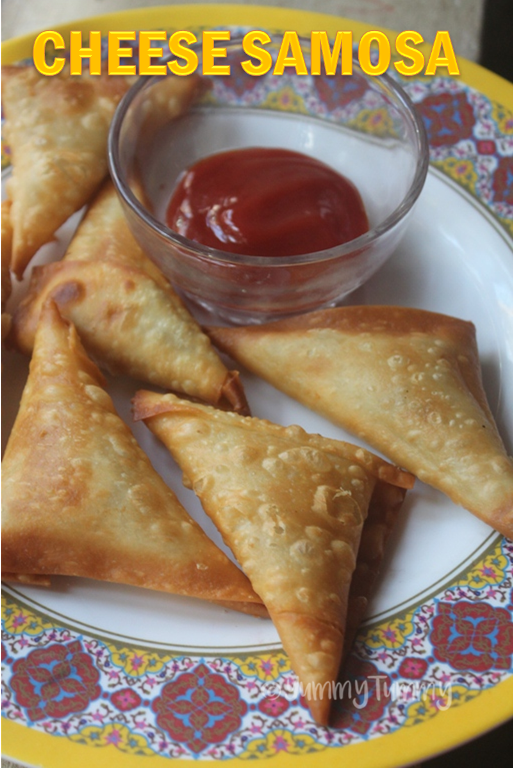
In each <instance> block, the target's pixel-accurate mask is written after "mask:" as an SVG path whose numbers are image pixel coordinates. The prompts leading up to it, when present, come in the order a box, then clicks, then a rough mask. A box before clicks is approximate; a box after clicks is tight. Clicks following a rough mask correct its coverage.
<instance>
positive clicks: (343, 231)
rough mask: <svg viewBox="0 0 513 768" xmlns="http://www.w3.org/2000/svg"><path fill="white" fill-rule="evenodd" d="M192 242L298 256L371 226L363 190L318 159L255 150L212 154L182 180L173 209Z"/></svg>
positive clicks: (173, 225)
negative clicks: (359, 190)
mask: <svg viewBox="0 0 513 768" xmlns="http://www.w3.org/2000/svg"><path fill="white" fill-rule="evenodd" d="M166 223H167V225H168V226H169V228H170V229H172V230H173V231H174V232H177V233H178V234H180V235H183V236H184V237H187V238H188V239H189V240H194V241H196V242H198V243H201V244H202V245H207V246H210V247H212V248H217V249H219V250H222V251H229V252H231V253H238V254H244V255H247V256H269V257H276V256H297V255H300V254H305V253H313V252H316V251H322V250H325V249H326V248H332V247H333V246H336V245H340V244H342V243H346V242H348V241H349V240H353V239H354V238H356V237H358V236H359V235H362V234H363V233H364V232H367V231H368V229H369V222H368V219H367V214H366V211H365V208H364V205H363V202H362V199H361V196H360V193H359V192H358V190H357V189H356V187H355V186H354V184H352V182H350V181H349V180H348V179H346V178H345V177H344V176H342V175H341V174H339V173H337V172H336V171H334V170H333V169H332V168H330V167H329V166H328V165H325V164H324V163H322V162H320V161H319V160H316V159H315V158H312V157H309V156H307V155H303V154H301V153H299V152H293V151H291V150H287V149H277V148H276V149H275V148H264V147H251V148H247V149H236V150H231V151H229V152H221V153H218V154H214V155H210V156H209V157H205V158H203V159H201V160H199V161H198V162H197V163H195V164H194V165H193V166H192V167H191V168H189V169H188V170H186V171H185V172H184V174H183V175H182V177H181V178H180V180H179V182H178V185H177V187H176V189H175V191H174V193H173V195H172V198H171V201H170V203H169V207H168V210H167V216H166Z"/></svg>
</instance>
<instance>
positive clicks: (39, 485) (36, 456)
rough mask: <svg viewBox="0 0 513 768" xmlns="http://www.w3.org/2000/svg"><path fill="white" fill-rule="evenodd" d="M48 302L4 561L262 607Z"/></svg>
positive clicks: (25, 410) (8, 482) (8, 492)
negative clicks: (157, 465)
mask: <svg viewBox="0 0 513 768" xmlns="http://www.w3.org/2000/svg"><path fill="white" fill-rule="evenodd" d="M102 384H103V376H102V374H101V373H100V371H99V370H98V368H97V367H96V366H95V365H94V364H93V363H92V362H91V361H90V359H89V358H88V357H87V356H86V354H85V352H84V349H83V347H82V345H81V343H80V340H79V338H78V335H77V333H76V331H75V328H74V326H73V325H72V324H70V323H68V322H67V321H65V320H63V319H62V318H61V316H60V315H59V312H58V309H57V307H56V306H55V304H53V303H52V302H48V303H47V304H46V305H45V306H44V308H43V311H42V314H41V320H40V323H39V326H38V330H37V335H36V342H35V346H34V354H33V357H32V361H31V365H30V374H29V378H28V381H27V384H26V387H25V390H24V392H23V397H22V401H21V405H20V410H19V413H18V416H17V419H16V422H15V425H14V427H13V430H12V433H11V435H10V437H9V442H8V445H7V448H6V452H5V457H4V460H3V463H2V570H3V572H4V573H5V574H7V575H14V576H15V577H16V576H17V577H18V579H20V578H21V579H22V580H23V579H24V580H26V581H31V580H32V579H31V578H30V577H31V576H39V577H41V576H48V575H72V576H82V577H86V578H92V579H101V580H105V581H112V582H119V583H123V584H130V585H134V586H138V587H146V588H150V589H155V590H161V591H164V592H171V593H173V594H178V595H188V596H191V597H197V598H202V599H205V600H211V601H214V602H217V603H221V604H223V605H227V606H228V607H231V608H240V609H241V610H244V611H246V612H254V613H256V614H257V615H262V613H263V612H264V610H263V606H262V605H261V601H260V599H259V598H258V597H257V595H256V594H255V592H254V591H253V589H252V588H251V585H250V583H249V581H248V579H247V578H246V576H244V574H243V573H242V572H241V571H240V570H239V569H238V568H237V567H236V566H235V565H234V564H233V563H232V562H231V561H230V560H229V558H228V557H227V556H226V555H225V554H224V553H222V552H221V551H220V550H219V549H218V548H217V547H216V546H215V545H214V544H213V543H212V542H211V541H210V539H209V538H208V537H207V536H206V534H205V533H204V532H203V530H202V529H201V528H200V526H199V525H198V524H197V523H196V522H195V521H194V520H193V519H192V518H191V517H190V516H189V515H188V513H187V512H186V510H185V509H184V508H183V507H182V506H181V504H180V503H179V501H178V499H177V498H176V496H175V494H174V493H173V492H172V491H171V490H170V489H169V488H168V486H167V485H166V484H165V483H164V481H163V480H162V479H161V478H160V476H159V475H158V474H157V473H156V472H155V470H154V469H153V467H152V465H151V463H150V461H149V459H148V458H147V456H146V455H145V453H144V452H143V451H142V449H141V448H140V447H139V446H138V444H137V442H136V441H135V438H134V437H133V436H132V433H131V431H130V429H129V428H128V426H127V425H126V424H125V423H124V422H123V421H122V420H121V419H120V417H119V416H118V415H117V413H116V411H115V409H114V406H113V403H112V400H111V399H110V397H109V395H108V394H107V392H106V391H105V389H103V387H102Z"/></svg>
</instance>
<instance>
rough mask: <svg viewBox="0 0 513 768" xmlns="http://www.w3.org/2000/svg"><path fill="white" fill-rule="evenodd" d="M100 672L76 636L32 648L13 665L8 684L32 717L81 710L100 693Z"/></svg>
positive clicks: (64, 714) (52, 715) (67, 713)
mask: <svg viewBox="0 0 513 768" xmlns="http://www.w3.org/2000/svg"><path fill="white" fill-rule="evenodd" d="M99 679H100V673H99V672H98V670H97V669H96V668H95V667H94V665H93V662H92V659H91V657H90V656H89V655H88V654H87V653H86V652H85V651H84V649H83V647H82V644H81V642H80V641H79V640H76V641H74V642H72V643H69V645H49V646H48V647H47V648H40V649H36V650H35V651H32V652H31V653H29V654H28V656H27V657H26V658H24V659H19V660H18V661H17V662H16V663H15V664H14V665H13V676H12V678H11V688H12V689H13V691H14V693H15V697H16V700H17V702H18V704H19V706H21V707H24V708H25V709H26V713H27V717H28V719H29V720H31V721H36V720H41V719H43V718H51V717H57V718H58V717H65V716H66V715H69V714H71V713H73V712H82V711H83V710H85V709H87V707H88V705H89V703H90V702H91V701H93V700H94V699H97V698H98V697H99V696H100V695H101V688H100V686H99V685H98V681H99Z"/></svg>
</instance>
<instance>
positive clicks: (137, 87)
mask: <svg viewBox="0 0 513 768" xmlns="http://www.w3.org/2000/svg"><path fill="white" fill-rule="evenodd" d="M271 39H273V37H272V36H271ZM299 40H300V41H301V40H304V41H305V42H308V43H309V42H310V41H309V40H308V39H307V38H304V37H299ZM241 46H242V38H234V39H233V40H231V41H229V42H228V43H227V45H226V46H225V47H226V48H227V49H232V48H233V49H235V48H237V47H241ZM190 47H191V49H193V50H194V49H198V48H201V43H198V44H195V45H192V46H190ZM174 58H175V57H174V56H173V55H171V56H167V57H165V58H163V59H162V62H161V63H166V62H168V61H170V60H172V59H174ZM353 67H356V68H357V69H358V70H359V71H360V72H361V73H362V75H363V76H364V77H365V78H366V79H367V80H368V79H369V78H372V80H373V81H374V80H376V81H378V82H383V83H384V84H385V86H386V88H388V89H389V90H390V91H392V93H393V95H394V97H395V98H396V99H397V100H398V101H399V103H400V105H401V107H402V108H403V111H404V112H405V113H406V115H407V116H408V117H409V119H410V121H411V123H412V125H413V128H414V134H415V138H416V140H417V146H418V148H419V154H418V158H417V163H416V167H415V174H414V176H413V180H412V182H411V184H410V187H409V189H408V191H407V193H406V195H405V196H404V197H403V199H402V200H401V202H400V203H399V205H398V206H397V207H396V208H395V209H394V210H393V211H392V212H391V213H390V214H389V215H388V216H387V217H386V218H385V219H384V220H383V221H382V222H380V223H379V224H377V225H376V226H375V227H372V228H371V229H369V230H368V231H367V232H365V233H364V234H363V235H360V236H359V237H356V238H354V239H353V240H349V241H348V242H347V243H342V244H340V245H335V246H333V247H332V248H327V249H325V250H322V251H313V252H311V253H303V254H298V255H296V256H274V257H273V258H272V259H270V258H269V257H267V256H248V255H245V254H237V253H231V252H229V251H223V250H220V249H217V248H212V247H210V246H206V245H202V244H201V243H198V242H197V241H195V240H190V239H189V238H187V237H184V236H183V235H179V234H178V233H177V232H173V230H171V229H169V227H167V226H166V225H165V224H164V223H163V222H162V221H159V220H158V219H156V218H155V217H154V216H153V215H152V214H151V213H150V212H149V211H148V209H147V208H145V207H144V206H143V205H142V204H141V203H140V202H139V200H138V199H137V197H136V196H135V195H134V193H133V192H132V190H131V189H130V187H129V186H128V184H127V182H126V181H125V178H124V172H123V170H122V168H121V162H120V156H119V140H120V134H121V128H122V125H123V121H124V118H125V116H126V114H127V112H128V110H129V108H130V106H131V105H132V103H133V101H134V100H135V99H136V97H137V96H138V94H139V92H140V91H142V90H143V89H145V88H148V89H149V88H150V87H151V86H152V85H153V83H154V82H157V81H160V80H162V77H170V76H174V77H180V75H171V74H166V75H164V76H163V75H146V76H141V77H140V78H139V79H138V80H137V82H136V83H134V84H133V85H132V86H131V87H130V88H129V90H128V91H127V93H126V94H125V95H124V96H123V98H122V100H121V101H120V103H119V104H118V107H117V109H116V112H115V114H114V117H113V119H112V123H111V126H110V130H109V137H108V163H109V169H110V173H111V177H112V179H113V181H114V184H115V186H116V187H117V190H118V194H120V195H121V197H122V199H123V201H124V202H125V204H126V205H127V206H128V207H129V208H130V209H131V210H132V211H133V212H134V213H135V214H136V216H138V218H139V219H141V220H142V221H143V222H144V223H145V224H146V225H147V226H148V227H150V229H153V230H155V231H156V232H157V233H158V234H159V235H160V237H161V238H164V239H165V240H167V241H170V242H171V243H172V244H173V245H174V246H176V247H178V248H180V249H186V250H187V251H194V252H195V255H196V256H200V257H203V258H204V259H207V260H208V261H210V262H212V263H213V262H218V263H222V264H233V265H237V266H265V267H266V268H267V269H269V268H270V267H274V268H275V267H280V266H289V267H290V266H295V265H300V264H312V263H316V262H323V261H334V260H336V259H342V258H344V257H345V256H348V255H349V254H351V253H354V252H360V251H363V250H367V248H368V247H369V246H370V245H372V244H373V243H375V242H376V241H378V240H379V239H380V238H381V237H382V235H384V234H385V233H386V232H388V231H390V230H393V229H394V227H395V226H396V225H397V224H399V223H400V222H401V220H402V219H404V218H405V216H406V215H407V214H408V213H409V211H410V210H411V209H412V208H413V205H414V204H415V202H416V201H417V199H418V197H419V195H420V193H421V192H422V189H423V187H424V183H425V180H426V176H427V172H428V168H429V141H428V136H427V131H426V128H425V125H424V122H423V120H422V117H421V116H420V115H419V114H418V112H417V110H416V109H415V105H414V104H413V102H412V100H411V99H410V97H409V96H408V94H407V93H406V92H405V91H404V89H403V88H402V87H401V86H400V85H399V84H398V83H396V82H395V80H393V78H392V77H390V75H388V74H386V73H385V74H382V75H367V74H366V73H365V72H363V70H362V69H361V67H360V65H359V62H358V59H355V58H354V57H353ZM312 77H314V75H312ZM341 77H346V75H341ZM314 119H315V116H314Z"/></svg>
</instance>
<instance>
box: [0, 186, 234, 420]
mask: <svg viewBox="0 0 513 768" xmlns="http://www.w3.org/2000/svg"><path fill="white" fill-rule="evenodd" d="M48 297H51V298H52V299H53V300H54V301H55V302H56V304H57V305H58V307H59V310H60V312H61V314H62V315H63V316H64V317H66V318H67V319H69V320H71V321H72V322H73V323H74V324H75V326H76V328H77V330H78V332H79V334H80V338H81V340H82V342H83V344H84V346H85V348H86V349H87V351H88V353H89V354H90V355H91V356H92V357H94V358H95V360H96V361H97V362H98V363H99V364H101V365H103V366H105V367H106V368H108V369H109V370H110V371H111V372H112V373H125V374H128V375H130V376H133V377H134V378H137V379H140V380H141V381H147V382H149V383H151V384H155V385H157V386H160V387H162V388H163V389H167V390H174V391H178V392H183V393H185V394H187V395H189V396H192V397H196V398H199V399H201V400H205V401H206V402H209V403H212V404H214V405H219V406H226V407H230V408H234V409H235V410H241V411H247V402H246V399H245V396H244V391H243V388H242V384H241V383H240V380H239V377H238V374H237V373H236V372H230V371H228V370H227V369H226V367H225V366H224V364H223V363H222V361H221V359H220V357H219V355H218V354H217V352H216V351H215V349H214V348H213V347H212V344H211V342H210V339H209V338H208V337H207V336H206V335H205V334H204V333H203V331H202V330H201V329H200V327H199V325H198V324H197V323H196V321H195V320H194V318H193V317H192V316H191V314H190V312H189V311H188V310H187V309H186V307H185V306H184V304H183V303H182V301H181V300H180V298H179V297H178V295H177V294H176V292H175V291H174V289H173V288H172V286H171V284H170V283H169V282H168V280H166V278H165V277H164V276H163V275H162V273H161V272H160V270H159V269H158V268H157V267H156V266H155V265H154V264H153V262H151V261H150V259H149V258H148V257H147V256H146V255H145V254H144V253H143V251H142V250H141V248H140V247H139V245H138V243H137V242H136V240H135V239H134V237H133V236H132V234H131V232H130V230H129V228H128V225H127V222H126V219H125V216H124V214H123V210H122V207H121V204H120V202H119V199H118V196H117V193H116V190H115V189H114V186H113V184H112V182H111V181H110V180H108V181H106V182H105V184H104V185H103V186H102V188H101V190H100V192H99V193H98V195H97V196H96V198H95V200H94V201H93V204H92V205H91V207H90V209H89V210H88V212H87V214H86V216H85V218H84V219H83V221H82V222H81V224H80V225H79V227H78V230H77V232H76V234H75V237H74V238H73V240H72V241H71V243H70V246H69V248H68V251H67V252H66V255H65V258H64V261H62V262H57V263H54V264H49V265H46V266H44V267H36V268H35V269H34V271H33V275H32V281H31V285H30V288H29V292H28V294H27V296H26V297H25V299H24V300H23V302H22V303H21V304H20V306H19V308H18V309H17V311H16V312H15V316H14V318H13V328H12V332H11V341H12V342H13V343H14V344H15V345H16V346H17V347H18V349H20V350H21V351H22V352H25V353H27V354H29V353H30V351H31V349H32V345H33V343H34V334H35V331H36V327H37V322H38V318H39V313H40V311H41V307H42V306H43V304H44V302H45V301H46V299H47V298H48Z"/></svg>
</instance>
